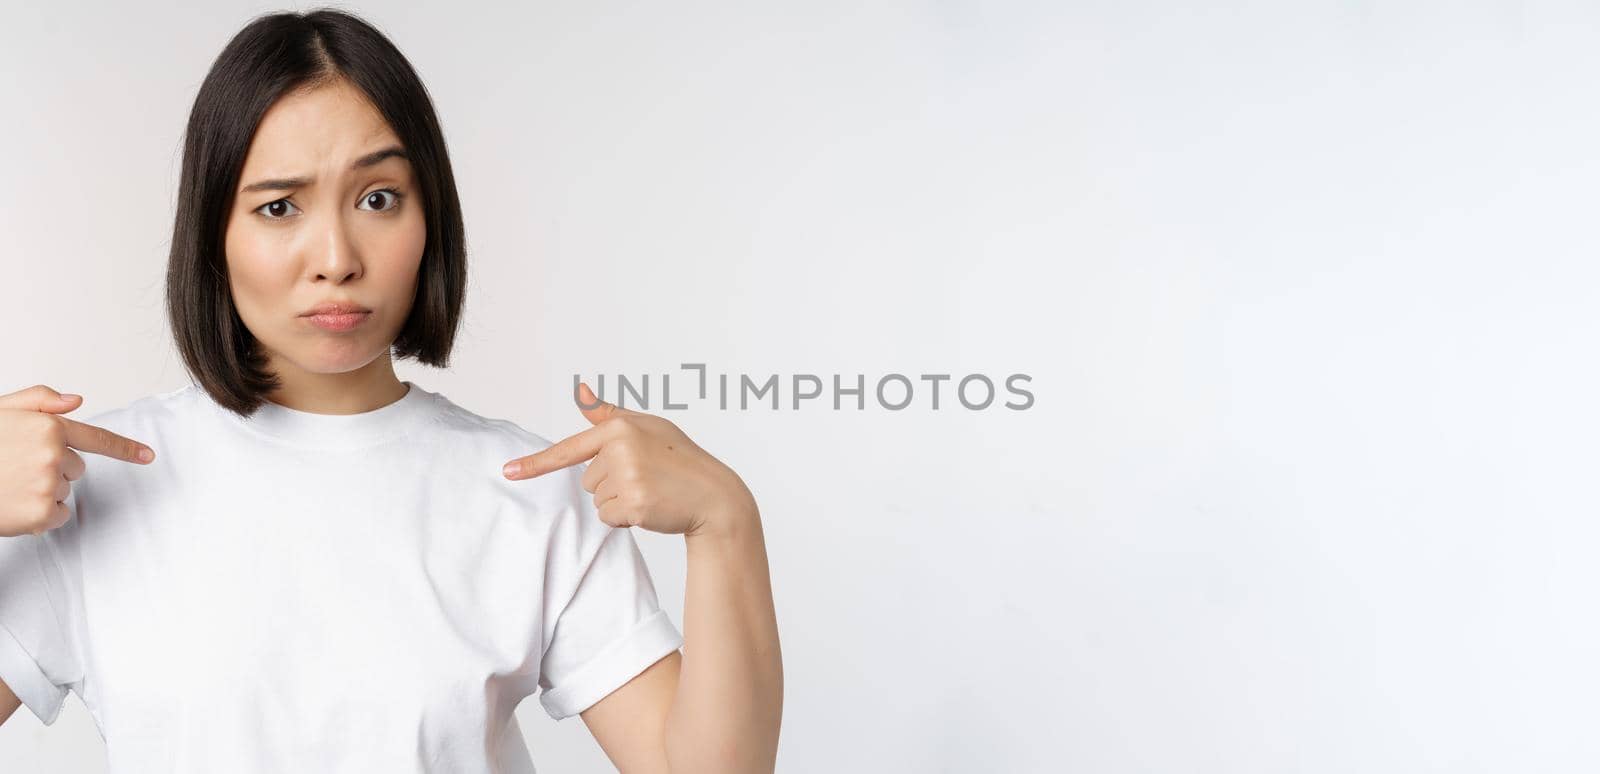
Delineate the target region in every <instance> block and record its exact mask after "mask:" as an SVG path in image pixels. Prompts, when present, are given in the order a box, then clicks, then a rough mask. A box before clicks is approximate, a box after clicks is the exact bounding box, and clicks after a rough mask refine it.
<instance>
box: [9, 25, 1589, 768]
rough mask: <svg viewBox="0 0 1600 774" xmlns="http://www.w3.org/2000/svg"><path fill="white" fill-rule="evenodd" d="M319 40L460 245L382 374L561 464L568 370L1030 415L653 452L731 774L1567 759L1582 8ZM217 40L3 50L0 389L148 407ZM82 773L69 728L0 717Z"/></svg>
mask: <svg viewBox="0 0 1600 774" xmlns="http://www.w3.org/2000/svg"><path fill="white" fill-rule="evenodd" d="M346 7H348V8H351V9H352V10H356V11H358V12H360V13H362V14H363V15H364V16H365V17H366V18H368V19H370V20H371V21H373V22H375V23H376V24H377V25H378V26H379V27H380V28H381V29H383V30H384V31H385V32H386V33H388V34H389V35H390V36H391V37H392V38H393V40H394V41H395V42H396V43H397V44H398V45H399V47H400V48H401V50H402V51H404V52H405V53H406V54H407V56H408V57H410V59H411V60H412V62H413V63H414V64H415V66H416V67H417V69H418V70H419V72H420V73H421V75H422V77H423V79H424V81H425V82H426V83H427V85H428V87H429V89H430V91H431V92H432V94H433V96H434V99H435V101H436V105H437V107H438V110H439V112H440V115H441V117H442V120H443V124H444V128H445V131H446V136H447V140H448V142H449V144H450V151H451V154H452V157H453V161H454V163H455V169H456V174H457V179H458V182H459V185H460V189H461V194H462V198H463V204H464V208H465V213H466V219H467V231H468V238H469V241H470V249H471V259H470V260H471V274H472V280H471V286H470V290H469V295H468V302H467V317H466V324H465V326H464V328H463V330H462V332H461V335H460V338H459V341H458V345H457V349H456V353H455V356H454V362H453V363H452V367H451V368H450V369H449V370H448V371H436V370H433V369H427V368H423V367H418V366H415V365H413V364H402V365H401V367H400V372H401V376H402V378H411V379H414V380H416V381H418V382H419V383H420V384H422V385H423V386H425V387H427V388H429V389H432V390H435V391H439V392H442V393H444V394H445V395H447V396H448V397H450V398H451V399H452V400H455V401H456V402H458V403H461V404H462V405H464V406H466V407H468V408H470V409H472V410H474V411H477V412H478V413H481V414H484V415H486V416H491V417H504V418H510V419H512V420H514V421H517V422H518V423H520V424H522V425H523V426H524V427H527V428H529V429H530V430H533V431H535V432H537V433H540V434H542V435H545V436H546V437H550V438H557V437H561V436H565V435H567V434H569V433H572V432H575V431H577V430H579V429H581V428H582V427H583V426H585V422H584V420H583V419H582V417H581V416H580V415H579V414H578V412H577V411H576V409H575V408H574V407H573V406H572V404H571V402H570V397H569V395H568V392H567V390H568V389H570V381H571V378H572V374H574V373H582V374H584V375H586V376H593V375H595V374H598V373H606V374H611V375H615V374H616V373H618V372H627V373H630V374H644V373H651V374H658V375H659V374H661V373H663V372H671V371H675V370H676V369H677V366H678V364H679V363H682V362H705V363H707V364H708V366H709V367H710V368H711V370H712V372H713V373H719V372H720V373H732V374H738V373H750V374H756V375H759V376H761V377H763V378H764V377H765V376H766V375H768V374H772V373H777V374H780V375H781V376H782V378H787V377H788V375H792V374H795V373H817V374H822V375H823V376H824V378H828V376H830V375H832V374H842V375H844V376H845V377H847V378H853V377H854V375H855V374H857V373H863V374H866V375H867V378H868V379H869V380H872V379H875V378H876V377H877V376H880V375H882V374H886V373H896V372H897V373H905V374H909V375H912V376H913V378H914V377H915V375H917V374H921V373H951V374H954V375H956V376H957V377H958V378H959V377H960V376H962V375H965V374H970V373H983V374H987V375H990V376H991V377H995V378H997V379H998V378H1003V377H1004V376H1005V375H1007V374H1010V373H1016V372H1023V373H1028V374H1030V375H1032V377H1033V381H1032V383H1031V385H1030V386H1031V388H1032V390H1033V392H1034V394H1035V398H1036V401H1035V404H1034V406H1033V407H1032V408H1031V409H1029V410H1026V411H1012V410H1007V409H1004V408H1000V407H999V406H998V405H996V406H995V407H992V408H990V409H988V410H985V411H968V410H965V409H962V408H960V406H959V405H958V404H954V403H953V402H952V401H950V400H949V399H948V396H946V397H945V399H944V400H943V401H942V402H941V408H940V410H938V411H934V410H932V409H931V408H930V406H929V404H928V402H927V401H926V400H924V399H922V398H920V397H919V399H918V400H917V401H916V402H915V403H914V404H913V405H912V407H911V408H908V409H906V410H904V411H899V412H890V411H885V410H883V409H881V408H878V407H876V406H875V405H869V407H868V409H867V410H865V411H854V410H847V411H840V412H835V411H832V410H831V401H828V400H822V401H814V402H813V404H815V405H808V406H807V407H805V408H803V409H801V410H799V411H794V410H791V409H788V408H785V409H782V410H779V411H776V412H774V411H772V410H770V409H763V410H754V409H752V410H748V411H736V410H729V411H719V410H717V409H716V408H715V407H714V406H711V405H706V404H701V405H698V406H696V407H693V408H691V409H689V410H686V411H679V412H671V413H670V415H671V418H672V419H674V421H676V422H678V423H679V424H680V426H682V427H683V428H684V429H685V430H686V431H687V432H688V433H689V434H690V435H691V436H692V437H694V438H695V439H696V440H697V441H698V442H699V443H700V444H701V445H702V446H704V447H706V448H707V449H708V450H710V451H711V452H712V453H714V454H716V455H718V456H719V457H720V458H722V459H723V460H725V461H727V462H728V463H729V464H730V465H732V466H733V467H734V468H735V469H736V470H737V471H738V472H739V473H740V474H741V475H742V476H743V477H744V478H745V479H746V481H747V482H748V483H749V484H750V486H751V488H752V490H753V491H754V492H755V493H756V495H757V497H758V500H759V502H760V503H761V507H762V513H763V520H764V523H765V527H766V538H767V545H768V549H769V552H770V556H771V566H772V573H773V582H774V586H775V593H776V600H777V608H778V614H779V620H780V630H781V635H782V643H783V655H784V665H785V676H786V702H785V709H784V726H783V736H782V746H781V754H780V757H779V766H778V769H779V771H780V772H1053V771H1077V772H1097V773H1098V772H1180V771H1181V772H1217V773H1218V774H1221V773H1223V772H1227V773H1228V774H1237V773H1240V772H1286V771H1297V772H1353V771H1364V772H1420V771H1451V772H1473V771H1482V772H1511V771H1519V772H1520V771H1593V770H1595V769H1596V768H1597V767H1600V735H1597V734H1596V733H1595V728H1596V726H1597V723H1600V709H1597V704H1596V695H1597V691H1600V670H1597V668H1596V646H1597V645H1600V627H1597V625H1596V623H1595V618H1594V610H1595V602H1594V600H1595V594H1594V592H1595V590H1596V588H1600V564H1597V563H1596V561H1595V560H1594V558H1593V554H1594V553H1595V548H1596V545H1597V539H1600V529H1597V528H1596V526H1595V517H1596V516H1597V515H1600V508H1597V505H1600V502H1597V500H1600V498H1597V497H1596V491H1595V483H1594V482H1595V480H1596V478H1595V476H1594V471H1595V469H1596V462H1597V456H1600V455H1597V441H1596V438H1597V431H1600V421H1597V419H1600V417H1597V412H1596V410H1595V407H1594V398H1595V395H1596V394H1597V388H1600V384H1597V382H1600V378H1597V377H1600V369H1597V367H1596V364H1595V363H1596V360H1595V350H1596V341H1597V335H1600V313H1597V311H1596V301H1597V292H1596V290H1597V281H1600V271H1597V270H1596V268H1595V267H1596V264H1595V260H1596V256H1597V252H1596V248H1597V247H1600V239H1597V230H1596V223H1597V218H1596V203H1597V197H1596V185H1597V184H1596V180H1597V179H1600V163H1597V161H1596V158H1597V156H1596V152H1595V148H1596V143H1597V140H1600V107H1597V106H1600V98H1597V92H1596V76H1597V75H1600V45H1597V33H1600V11H1597V10H1596V9H1595V8H1594V7H1593V6H1585V5H1583V4H1578V3H1573V4H1567V5H1557V4H1545V3H1510V2H1506V3H1499V4H1484V3H1444V2H1439V3H1373V2H1345V3H1331V2H1323V3H1307V2H1302V3H1269V2H1262V3H1253V4H1230V5H1226V6H1224V5H1219V4H1191V3H1180V2H1166V3H1159V4H1151V3H1098V4H1076V3H1074V4H1068V3H1054V2H1051V3H1046V2H1039V3H1031V4H1029V3H1009V2H990V3H969V2H928V3H890V2H869V3H859V2H844V3H835V2H820V1H818V0H808V1H807V2H794V3H788V4H784V5H775V4H752V3H739V2H717V3H709V2H702V3H671V4H667V3H636V4H631V5H629V4H614V3H583V4H555V3H538V4H535V5H534V6H533V7H529V8H513V7H510V6H506V5H504V4H500V3H476V4H475V3H470V2H467V3H458V4H455V5H453V6H451V7H449V8H446V7H444V6H437V5H434V6H429V7H423V6H421V5H415V6H414V5H409V4H407V5H389V4H363V5H358V6H346ZM266 10H273V8H271V7H268V6H256V5H253V4H238V3H235V4H228V3H213V4H209V5H207V6H204V7H201V6H197V7H195V8H193V9H187V8H178V7H175V6H173V5H169V4H162V3H157V4H151V3H139V4H117V3H109V2H108V3H97V4H94V5H92V6H90V5H84V4H76V5H65V6H57V5H50V4H44V3H26V4H21V3H12V4H11V5H10V6H9V7H7V8H5V9H4V11H5V13H4V20H3V21H0V73H3V80H0V112H3V117H0V148H3V163H0V170H3V171H0V261H3V266H0V269H3V270H0V344H3V355H0V390H3V391H6V392H9V391H12V390H14V389H20V388H23V387H26V386H28V385H31V384H35V383H45V384H48V385H50V386H52V387H55V388H57V389H59V390H62V391H72V392H79V393H82V394H84V395H85V397H86V403H85V405H84V407H83V408H82V409H80V412H81V415H83V416H87V415H91V414H93V413H95V412H98V411H101V410H105V409H109V408H113V407H117V406H121V405H124V404H126V403H128V402H129V401H131V400H133V399H135V398H137V397H140V396H143V395H148V394H151V393H154V392H159V391H165V390H170V389H173V388H176V387H179V386H182V385H183V384H185V383H187V376H186V375H185V373H184V371H183V368H182V366H181V364H180V362H179V360H178V359H177V356H176V354H175V352H174V350H173V349H172V346H171V343H170V341H171V339H170V333H169V332H168V330H167V327H166V323H165V317H164V315H163V312H162V303H163V284H162V283H163V279H164V277H163V272H164V270H165V261H166V249H167V245H168V240H169V238H170V232H171V226H172V220H171V219H172V211H173V199H174V192H175V189H176V179H177V174H178V168H179V161H180V157H181V139H182V129H183V125H184V121H185V119H186V116H187V112H188V109H189V106H190V103H191V101H192V99H193V97H194V92H195V90H196V88H197V87H198V86H199V83H200V81H201V79H202V78H203V77H204V75H205V72H206V69H207V68H208V67H209V66H210V63H211V60H212V58H213V57H215V56H216V54H217V53H218V52H219V51H220V50H221V48H222V46H223V45H224V44H225V43H226V42H227V40H228V39H229V38H230V37H231V36H232V35H233V33H234V32H236V31H237V30H238V29H239V28H240V27H242V26H243V25H244V24H245V23H246V22H247V21H248V20H249V18H250V17H251V16H252V15H253V14H255V13H257V12H262V11H266ZM612 378H614V376H613V377H612ZM785 398H786V399H787V395H785ZM658 413H668V412H658ZM635 532H636V535H637V536H638V538H639V540H640V542H641V544H642V545H643V547H644V550H645V553H646V556H647V558H648V560H649V562H650V565H651V568H652V571H653V573H654V575H655V577H656V581H657V588H658V591H659V593H660V595H661V598H662V604H663V606H664V607H665V608H666V609H668V611H669V614H670V615H671V616H672V618H673V620H674V621H675V622H677V623H679V624H680V625H681V624H682V621H683V615H682V612H683V580H684V555H683V547H682V542H681V539H679V538H673V537H668V536H663V535H654V534H648V533H640V532H639V531H638V530H635ZM519 718H520V720H521V722H522V724H523V728H524V730H525V734H526V735H527V737H528V740H529V743H530V745H531V747H532V748H533V754H534V760H535V762H536V763H537V764H538V765H539V767H540V770H541V772H542V773H543V772H548V773H549V774H557V773H558V772H590V771H605V770H608V769H609V767H608V764H607V762H606V760H605V758H604V756H603V755H602V753H601V752H600V750H599V748H598V747H597V746H596V745H595V743H594V742H593V741H592V739H591V738H590V737H589V736H588V733H587V731H586V729H585V728H584V727H583V725H582V723H581V721H577V720H569V721H564V722H561V723H553V722H551V721H550V720H549V718H548V717H547V716H546V715H544V714H543V712H542V709H541V708H540V707H539V706H538V704H537V702H536V701H527V702H525V703H524V704H523V705H522V707H521V708H520V710H519ZM103 754H104V753H103V745H102V743H101V741H100V739H99V738H98V736H97V735H96V733H95V730H94V726H93V721H92V720H91V719H90V717H89V715H88V713H87V712H86V711H85V710H84V708H83V706H82V705H81V703H80V702H79V701H78V700H77V698H76V697H73V698H71V699H69V700H68V706H67V709H66V710H65V711H64V712H63V714H62V716H61V718H60V719H59V720H58V722H57V723H56V724H55V725H54V726H51V727H44V726H41V725H40V724H39V723H38V721H37V719H35V718H34V717H33V715H32V714H31V713H29V712H28V711H27V710H26V709H25V708H24V709H22V710H19V711H18V714H17V715H16V716H14V717H13V719H12V720H11V721H10V722H8V723H7V724H6V725H5V726H4V727H3V728H0V760H3V761H4V764H0V768H4V769H5V770H6V771H44V770H47V769H48V770H52V771H83V772H94V771H103V770H104V768H103V766H104V764H103V763H102V762H101V759H102V757H103Z"/></svg>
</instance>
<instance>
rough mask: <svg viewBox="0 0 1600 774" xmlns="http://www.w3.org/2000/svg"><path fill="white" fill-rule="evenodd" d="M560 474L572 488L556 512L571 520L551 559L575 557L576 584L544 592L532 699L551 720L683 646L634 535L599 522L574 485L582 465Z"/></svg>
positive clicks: (559, 536) (579, 707) (588, 501)
mask: <svg viewBox="0 0 1600 774" xmlns="http://www.w3.org/2000/svg"><path fill="white" fill-rule="evenodd" d="M566 475H568V476H569V477H570V488H575V489H576V490H577V491H576V494H572V495H571V497H570V498H569V508H568V509H567V510H566V512H565V513H564V514H563V515H564V516H566V517H568V518H570V519H571V520H572V521H571V522H570V523H568V524H566V525H564V527H565V528H564V529H563V530H561V531H559V532H558V534H557V539H558V541H559V540H562V539H563V538H564V539H565V540H566V541H568V542H569V545H568V546H566V547H559V546H558V547H554V548H553V549H552V555H553V557H557V558H558V557H559V556H560V555H561V554H563V553H566V554H567V555H569V556H571V557H573V558H575V560H576V561H574V562H571V563H572V564H574V565H575V566H574V567H572V568H570V569H571V570H573V572H570V573H564V575H566V577H569V578H575V579H576V584H575V585H574V584H573V583H572V582H570V581H568V582H565V583H556V584H554V585H552V586H550V587H549V588H548V589H547V591H546V598H545V612H544V615H545V620H546V621H553V622H554V628H553V631H552V633H551V634H550V635H549V638H548V641H547V642H546V644H545V648H544V652H543V656H542V658H541V661H540V669H539V687H540V688H541V689H542V690H541V692H540V694H539V702H540V703H541V704H542V705H544V709H545V712H547V713H549V715H550V716H551V717H552V718H555V719H556V720H561V719H563V718H567V717H571V716H572V715H576V714H578V713H579V712H582V711H583V710H585V709H588V708H589V707H590V706H591V705H593V704H594V703H595V702H597V701H599V700H600V699H602V698H605V696H606V695H607V694H609V693H611V692H612V691H614V690H616V689H618V688H620V687H622V686H623V685H624V684H626V683H627V682H628V681H629V680H631V679H633V677H634V676H635V675H638V674H639V673H640V672H643V671H644V670H645V669H646V668H647V667H649V666H650V665H651V664H654V663H655V662H657V661H659V660H661V659H662V658H663V657H665V656H667V655H668V654H670V653H672V652H673V651H675V650H677V649H678V648H679V647H682V645H683V635H682V634H681V633H680V632H679V631H678V629H677V627H676V626H674V625H673V623H672V620H671V619H670V618H668V617H667V614H666V612H665V611H663V610H662V609H661V607H660V604H659V602H658V600H657V597H656V590H655V585H654V583H653V582H652V581H651V578H650V571H649V569H648V567H647V566H646V565H645V561H644V556H643V555H642V554H641V553H640V552H639V546H638V543H637V542H635V541H634V538H633V532H632V531H631V530H630V529H623V528H616V527H611V526H609V525H607V524H606V523H605V522H602V521H600V517H599V514H598V513H596V511H595V508H594V503H593V501H592V499H591V498H590V496H589V494H588V493H587V492H585V491H583V489H582V488H581V487H580V486H578V480H579V476H581V466H579V467H574V468H569V469H567V472H566ZM569 591H570V592H571V593H570V597H569V596H568V592H569ZM547 628H548V627H547Z"/></svg>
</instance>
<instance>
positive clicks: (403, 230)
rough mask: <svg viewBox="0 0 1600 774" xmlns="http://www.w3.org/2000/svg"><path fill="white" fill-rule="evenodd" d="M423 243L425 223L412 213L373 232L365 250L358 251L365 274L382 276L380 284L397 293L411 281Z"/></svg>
mask: <svg viewBox="0 0 1600 774" xmlns="http://www.w3.org/2000/svg"><path fill="white" fill-rule="evenodd" d="M427 241H428V230H427V223H426V222H425V221H424V220H423V219H422V216H421V215H420V214H418V213H416V212H415V211H413V212H411V213H407V214H406V215H405V216H402V217H400V218H398V219H396V222H394V223H391V224H389V227H388V228H383V229H375V230H374V232H373V233H372V234H371V237H370V241H369V242H368V243H367V245H366V249H364V250H362V253H363V256H362V257H363V259H364V261H365V262H366V263H367V264H368V267H367V268H368V270H369V271H375V272H381V273H382V280H381V283H380V284H383V285H385V286H388V287H390V288H392V289H393V290H394V291H395V292H397V293H398V292H402V291H404V290H406V289H407V288H409V287H410V286H411V283H412V282H414V281H415V279H416V276H417V270H418V268H419V267H420V266H421V264H422V251H423V249H424V248H425V247H426V246H427ZM374 279H376V277H374Z"/></svg>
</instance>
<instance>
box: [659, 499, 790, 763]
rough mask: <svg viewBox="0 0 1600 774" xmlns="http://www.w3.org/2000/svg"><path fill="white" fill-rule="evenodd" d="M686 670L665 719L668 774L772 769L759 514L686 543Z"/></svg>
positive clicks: (770, 634) (774, 635) (770, 612)
mask: <svg viewBox="0 0 1600 774" xmlns="http://www.w3.org/2000/svg"><path fill="white" fill-rule="evenodd" d="M684 542H685V545H686V549H687V552H688V577H687V579H686V590H685V593H684V610H683V618H684V634H683V640H684V645H683V665H682V667H681V670H680V673H679V678H678V687H677V693H676V694H675V696H674V697H673V700H672V705H671V709H670V710H669V712H668V715H667V729H666V743H667V757H668V761H669V763H670V765H671V770H672V771H673V772H684V773H693V774H702V773H703V774H719V773H720V772H738V774H746V773H747V772H771V771H772V770H773V768H774V766H775V765H776V758H777V751H778V727H779V721H780V718H781V716H782V712H783V660H782V656H781V653H780V652H779V648H778V621H777V614H776V612H775V610H774V608H773V603H772V581H771V578H770V575H769V572H768V569H767V552H766V547H765V539H764V536H763V533H762V529H761V519H760V515H759V513H758V512H757V511H756V510H755V509H754V508H751V509H749V510H748V512H746V513H742V514H737V515H734V516H732V517H730V518H729V519H727V520H724V521H721V522H719V523H717V526H716V527H715V528H708V529H706V530H705V531H703V532H701V533H698V534H692V535H688V536H686V537H685V538H684Z"/></svg>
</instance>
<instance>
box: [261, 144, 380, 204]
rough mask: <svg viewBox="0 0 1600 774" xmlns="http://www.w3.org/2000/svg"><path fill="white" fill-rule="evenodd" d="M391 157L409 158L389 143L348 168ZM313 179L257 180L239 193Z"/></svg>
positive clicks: (287, 186)
mask: <svg viewBox="0 0 1600 774" xmlns="http://www.w3.org/2000/svg"><path fill="white" fill-rule="evenodd" d="M392 157H398V158H402V159H409V158H410V157H409V156H407V155H406V152H405V150H404V149H403V148H401V147H400V146H398V145H391V146H389V147H387V148H384V149H382V150H376V151H373V152H371V153H368V154H367V155H365V156H362V157H361V158H359V159H356V163H354V164H351V165H350V169H351V170H352V171H354V170H357V169H362V168H365V167H370V166H372V165H374V164H377V163H378V162H380V161H383V160H384V159H388V158H392ZM314 180H316V178H312V177H284V178H277V179H274V180H258V181H256V182H254V183H251V184H249V185H247V186H245V187H243V188H240V189H239V193H250V192H252V191H286V190H289V189H292V188H303V187H305V186H308V185H311V183H312V182H313V181H314Z"/></svg>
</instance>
